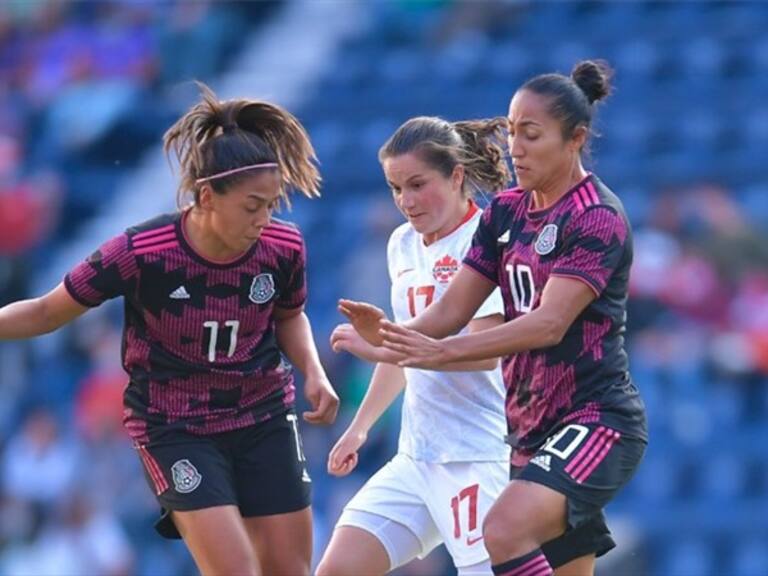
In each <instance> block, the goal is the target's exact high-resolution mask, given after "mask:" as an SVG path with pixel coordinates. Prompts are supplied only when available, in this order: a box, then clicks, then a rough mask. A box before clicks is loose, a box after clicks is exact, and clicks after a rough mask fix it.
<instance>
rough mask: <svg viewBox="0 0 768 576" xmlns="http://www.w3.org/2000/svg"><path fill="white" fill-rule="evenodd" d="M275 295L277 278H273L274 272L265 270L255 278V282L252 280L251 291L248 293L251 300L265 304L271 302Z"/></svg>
mask: <svg viewBox="0 0 768 576" xmlns="http://www.w3.org/2000/svg"><path fill="white" fill-rule="evenodd" d="M274 295H275V279H274V278H272V274H270V273H269V272H264V273H263V274H259V275H258V276H255V277H254V278H253V282H251V293H250V294H248V298H249V299H250V301H251V302H254V303H256V304H264V303H266V302H269V300H270V299H271V298H272V296H274Z"/></svg>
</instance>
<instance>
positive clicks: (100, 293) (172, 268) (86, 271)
mask: <svg viewBox="0 0 768 576" xmlns="http://www.w3.org/2000/svg"><path fill="white" fill-rule="evenodd" d="M186 214H187V212H184V213H177V214H169V215H164V216H160V217H158V218H155V219H153V220H150V221H148V222H145V223H143V224H140V225H139V226H136V227H133V228H130V229H128V230H127V231H126V232H125V233H123V234H120V235H119V236H117V237H115V238H113V239H111V240H109V241H107V242H106V243H104V244H103V245H102V246H101V247H100V248H99V249H98V250H97V251H96V252H94V253H93V254H92V255H91V256H90V257H89V258H88V259H87V260H86V261H85V262H83V263H81V264H79V265H78V266H76V267H75V268H74V269H73V270H72V271H71V272H70V273H69V274H67V276H66V277H65V280H64V283H65V286H66V288H67V290H68V291H69V293H70V294H71V295H72V297H73V298H74V299H75V300H77V301H78V302H80V303H81V304H83V305H85V306H98V305H99V304H101V303H102V302H104V301H105V300H108V299H110V298H115V297H118V296H122V297H124V300H125V325H124V334H123V366H124V368H125V370H126V371H127V372H128V374H129V376H130V381H129V384H128V387H127V389H126V391H125V395H124V405H125V425H126V428H127V429H128V431H129V433H130V435H131V436H132V437H133V438H134V439H135V440H136V441H138V442H146V441H148V440H149V439H150V438H151V437H152V434H153V432H159V431H161V430H164V429H167V427H169V426H172V427H176V426H178V427H181V428H182V429H184V430H186V431H188V432H191V433H196V434H211V433H217V432H224V431H228V430H234V429H237V428H241V427H245V426H248V425H251V424H254V423H256V422H259V421H263V420H265V419H268V418H269V417H270V416H271V415H273V414H275V413H278V412H282V411H285V410H286V408H288V407H290V406H292V405H293V402H294V397H295V390H294V382H293V374H292V370H291V368H290V366H289V365H288V364H287V363H286V362H285V361H283V357H282V355H281V353H280V350H279V349H278V346H277V341H276V337H275V326H274V321H273V319H272V311H273V308H274V307H275V306H278V307H280V308H298V307H301V306H303V304H304V302H305V300H306V283H305V249H304V241H303V239H302V236H301V233H300V232H299V230H298V229H297V228H296V227H295V226H294V225H292V224H289V223H287V222H282V221H279V220H273V221H272V223H271V224H270V225H269V226H268V227H267V228H265V229H264V231H263V232H262V235H261V237H260V238H259V240H258V242H256V243H255V244H254V245H253V246H252V247H251V249H250V250H248V251H247V252H246V253H244V254H243V255H241V256H240V257H238V258H237V259H235V260H233V261H231V262H212V261H209V260H207V259H205V258H204V257H202V256H201V255H200V254H198V253H197V252H196V251H195V250H194V249H193V248H192V246H191V245H190V243H189V241H188V240H187V238H186V237H185V234H184V231H183V227H182V223H183V219H184V218H185V215H186Z"/></svg>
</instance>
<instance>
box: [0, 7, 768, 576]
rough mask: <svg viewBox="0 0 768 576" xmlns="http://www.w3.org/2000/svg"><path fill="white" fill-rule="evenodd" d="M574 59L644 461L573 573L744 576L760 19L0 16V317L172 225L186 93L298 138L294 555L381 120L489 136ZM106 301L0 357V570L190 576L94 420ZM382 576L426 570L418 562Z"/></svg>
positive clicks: (719, 15) (364, 278)
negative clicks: (600, 84)
mask: <svg viewBox="0 0 768 576" xmlns="http://www.w3.org/2000/svg"><path fill="white" fill-rule="evenodd" d="M585 57H601V58H606V59H607V60H609V61H610V62H611V63H612V64H613V66H614V67H615V68H616V70H617V76H616V88H617V89H616V93H615V94H614V95H613V97H612V98H611V99H609V100H608V102H607V103H606V104H605V106H604V107H603V109H602V110H601V111H600V112H599V115H598V118H599V120H598V125H597V128H598V130H599V131H600V132H601V134H602V137H601V138H600V139H599V140H597V141H596V142H595V143H594V146H593V149H594V152H593V156H594V159H595V160H594V162H593V163H592V166H593V167H594V169H595V170H596V171H597V172H598V173H599V174H600V175H601V177H602V178H603V179H604V180H605V181H606V182H607V183H608V184H609V185H610V186H611V187H612V188H614V190H616V191H617V193H618V194H619V195H620V197H621V198H622V199H623V201H624V203H625V206H626V208H627V211H628V213H629V215H630V216H631V218H632V221H633V225H634V227H635V246H636V260H635V265H634V270H633V276H632V298H631V306H630V317H629V325H630V333H629V338H628V344H629V350H630V353H631V363H632V364H631V366H632V371H633V375H634V377H635V379H636V381H637V383H638V385H639V387H640V388H641V391H642V393H643V395H644V397H645V400H646V402H647V406H648V411H649V416H650V431H651V444H650V448H649V450H648V453H647V456H646V459H645V462H644V463H643V465H642V467H641V469H640V471H639V473H638V475H637V476H636V478H635V479H634V481H633V482H632V483H631V484H630V486H629V487H628V488H627V489H625V490H624V492H623V493H622V494H621V495H620V497H619V498H618V499H617V500H616V501H615V502H614V503H613V504H612V505H611V506H610V507H609V509H608V513H609V517H610V520H611V522H612V525H613V527H614V529H615V531H616V535H617V538H618V540H619V543H620V547H619V548H618V550H617V551H615V552H614V553H612V554H610V555H609V556H608V557H606V559H605V560H601V561H600V562H599V563H598V572H599V574H601V575H603V576H605V575H609V574H611V575H613V574H619V575H635V574H637V575H640V574H648V575H658V576H689V575H690V576H706V575H733V576H759V575H764V574H767V573H768V546H767V545H766V542H768V514H766V511H768V449H767V448H766V439H767V438H768V242H766V237H765V231H766V230H768V228H767V227H766V225H767V224H768V199H767V198H766V193H767V192H768V190H767V189H766V188H768V162H766V149H767V148H768V100H766V96H768V3H765V2H754V3H746V2H736V1H729V2H725V1H724V2H714V1H713V2H652V3H645V2H567V3H566V2H533V1H531V2H527V1H513V0H510V1H507V2H450V1H443V2H418V3H417V2H406V1H394V0H391V1H370V2H352V1H346V0H333V1H314V0H304V1H294V2H287V1H286V2H270V3H266V2H253V3H239V4H230V3H226V2H191V1H173V2H171V1H169V2H163V3H149V2H130V1H128V0H125V1H120V2H107V1H104V2H77V3H70V2H55V1H45V0H34V1H31V0H2V2H1V3H0V303H3V304H4V303H7V302H9V301H11V300H14V299H17V298H21V297H25V296H31V295H38V294H40V293H41V292H43V291H44V290H47V289H49V288H51V287H53V286H54V285H55V283H57V282H58V281H59V280H60V278H61V277H62V275H63V273H64V272H65V271H66V270H67V269H68V268H70V267H71V266H72V265H73V264H75V263H76V262H77V261H79V260H80V259H81V258H83V257H84V256H86V255H87V254H88V253H90V252H91V251H92V250H93V249H94V248H95V247H96V246H97V245H98V244H99V243H100V242H101V241H102V240H104V239H106V238H108V237H111V236H112V235H114V234H116V233H118V232H119V231H121V230H122V229H123V228H124V227H125V226H127V225H128V224H131V223H135V222H139V221H141V220H143V219H145V218H146V217H148V216H150V215H152V214H154V213H157V212H161V211H167V210H172V209H173V208H174V190H175V180H174V179H173V177H172V175H171V174H170V172H169V170H168V166H167V164H166V163H165V160H164V159H163V157H162V155H161V152H160V146H159V142H160V137H161V135H162V133H163V131H164V130H165V129H166V128H167V127H168V126H169V125H170V123H171V122H172V121H173V120H174V119H175V118H177V117H178V116H179V115H180V114H181V113H182V112H183V111H184V110H185V109H186V108H187V107H188V106H189V105H190V104H191V103H192V102H194V101H195V100H196V98H197V92H196V90H195V88H194V86H193V85H192V84H191V83H190V82H189V80H190V79H192V78H198V79H201V80H204V81H205V82H207V83H209V84H210V85H211V86H212V87H213V88H214V89H216V90H217V91H218V92H219V95H220V96H222V97H234V96H248V97H263V98H267V99H272V100H274V101H276V102H278V103H281V104H283V105H285V106H287V107H288V108H289V109H291V110H292V111H293V112H295V113H296V114H297V115H298V116H299V117H300V119H301V120H302V121H303V122H304V123H305V125H306V126H307V128H308V130H309V132H310V134H311V136H312V138H313V140H314V143H315V145H316V148H317V151H318V155H319V157H320V160H321V162H322V172H323V176H324V179H325V184H324V193H323V198H322V199H321V200H319V201H312V202H310V201H307V200H305V199H297V200H296V202H295V208H294V210H293V212H292V213H291V214H289V215H287V216H286V217H287V218H289V219H292V220H295V221H296V222H298V223H299V225H300V226H301V227H302V228H303V231H304V234H305V236H306V238H307V243H308V252H309V263H310V264H309V286H310V300H309V315H310V318H311V319H312V321H313V323H314V328H315V332H316V336H317V339H318V342H319V345H320V348H321V351H322V354H323V357H324V361H325V364H326V366H327V369H328V371H329V374H330V376H331V379H332V381H333V382H334V384H335V386H336V388H337V390H338V392H339V394H340V396H341V398H342V406H343V408H342V411H341V413H340V416H339V419H338V423H337V425H336V426H334V427H333V428H331V429H316V428H311V427H309V426H304V427H303V434H304V442H305V450H306V452H307V453H308V457H309V460H310V463H311V474H312V476H313V478H314V483H315V500H314V502H315V504H314V506H315V514H316V555H315V556H316V559H317V558H318V557H319V553H320V552H321V551H322V549H323V547H324V545H325V543H326V541H327V538H328V535H329V531H330V530H331V528H332V526H333V523H334V521H335V519H336V517H337V515H338V513H339V511H340V509H341V506H342V505H343V504H344V502H346V500H347V499H348V498H349V497H350V496H351V495H352V494H353V492H354V491H355V490H356V489H357V488H358V487H359V486H360V485H361V484H362V482H363V481H364V480H365V478H367V477H368V476H369V475H370V474H371V473H372V472H373V471H374V470H375V469H376V468H377V467H378V466H379V465H380V464H381V463H383V462H384V461H385V460H386V459H387V458H388V457H389V456H390V455H391V454H393V452H394V450H395V448H396V434H397V430H398V419H399V415H398V413H397V410H391V411H390V412H389V413H388V415H387V416H386V417H385V419H384V420H383V421H382V422H381V423H380V424H379V425H378V426H377V427H376V428H375V429H374V431H373V433H372V435H371V438H370V440H369V442H368V445H367V447H366V448H365V450H364V452H363V454H362V461H361V465H360V467H359V468H358V470H357V471H356V472H355V473H354V474H353V475H351V476H350V477H348V478H346V479H342V480H339V479H331V478H329V477H328V476H327V474H326V473H325V469H324V463H325V457H326V455H327V453H328V450H329V449H330V447H331V445H332V443H333V441H334V439H335V438H337V437H338V435H339V434H340V432H341V431H342V430H343V427H344V426H345V424H346V423H347V422H348V421H349V419H350V417H351V415H352V414H353V413H354V410H355V408H356V406H357V404H358V403H359V401H360V399H361V397H362V394H363V392H364V390H365V386H366V383H367V377H368V375H369V371H370V368H369V367H368V366H365V365H363V364H361V363H359V362H356V361H353V360H351V359H350V358H348V357H337V356H335V355H333V354H332V353H331V352H330V351H329V349H328V344H327V339H328V335H329V333H330V331H331V329H332V328H333V326H334V325H335V324H336V323H337V322H339V321H340V320H341V318H340V316H339V315H338V314H337V313H336V311H335V301H336V299H337V298H338V297H340V296H346V297H352V298H359V299H366V300H370V301H373V302H376V303H379V304H382V305H384V306H386V305H387V298H388V290H387V280H386V269H385V254H384V247H385V242H386V239H387V236H388V234H389V232H390V231H391V230H392V229H393V228H394V227H395V225H396V224H398V223H399V222H400V217H399V215H398V214H397V213H396V212H395V211H394V208H393V207H392V203H391V200H390V197H389V193H388V191H387V188H386V186H385V183H384V180H383V178H382V176H381V172H380V168H379V166H378V163H377V160H376V152H377V149H378V147H379V146H380V145H381V143H382V142H383V141H384V140H385V139H386V137H387V136H388V135H389V134H390V133H391V132H392V131H393V130H394V129H395V128H396V127H397V126H398V125H399V124H400V123H401V122H402V121H403V120H405V119H406V118H408V117H410V116H412V115H417V114H438V115H443V116H445V117H446V118H449V119H454V120H456V119H464V118H473V117H485V116H492V115H502V114H504V113H505V112H506V108H507V104H508V99H509V97H510V96H511V94H512V93H513V92H514V90H515V89H516V87H518V86H519V85H520V83H521V82H522V81H523V80H525V79H526V78H527V77H529V76H530V75H533V74H536V73H540V72H548V71H553V70H557V71H561V72H568V71H569V70H570V69H571V67H572V65H573V64H574V63H575V62H576V61H577V60H578V59H580V58H585ZM120 317H121V307H120V306H119V305H108V306H104V307H102V308H101V309H99V310H98V311H95V312H91V313H90V314H88V315H86V316H85V317H83V318H82V319H80V320H79V321H78V322H77V323H75V324H74V325H73V326H71V327H70V328H68V329H65V330H63V331H61V332H60V333H58V334H55V335H52V336H48V337H45V338H41V339H37V340H35V341H32V342H18V343H3V344H0V573H2V574H8V575H14V574H35V575H42V574H60V575H74V574H99V575H109V576H118V575H129V574H137V575H148V576H149V575H151V576H160V575H173V574H188V573H191V572H194V567H193V565H192V564H191V560H190V558H189V556H188V554H187V552H186V551H185V549H184V547H183V546H182V545H181V544H178V543H174V544H169V543H168V542H166V541H163V540H161V539H159V538H158V537H156V536H155V534H154V532H153V531H152V529H151V524H152V521H153V519H154V517H155V514H156V506H155V503H154V501H153V499H152V496H151V494H150V491H149V490H148V489H147V487H146V486H145V482H144V479H143V477H142V474H141V471H140V469H139V462H138V459H137V458H136V457H135V455H134V454H133V453H132V449H131V448H130V446H129V443H128V441H127V437H126V435H125V434H124V433H123V431H122V428H121V425H120V412H121V410H120V396H121V391H122V388H123V386H124V384H125V376H124V374H123V373H122V371H121V369H120V365H119V342H120V332H119V325H120ZM398 573H399V574H402V575H405V574H414V575H415V574H423V575H433V574H435V575H436V574H451V573H453V571H452V569H451V568H450V567H449V564H447V559H446V556H445V555H444V554H443V553H442V552H438V553H435V554H433V555H431V556H430V557H429V558H428V559H427V560H425V561H423V562H419V563H416V564H414V565H412V566H411V567H409V568H407V569H403V570H400V571H399V572H398Z"/></svg>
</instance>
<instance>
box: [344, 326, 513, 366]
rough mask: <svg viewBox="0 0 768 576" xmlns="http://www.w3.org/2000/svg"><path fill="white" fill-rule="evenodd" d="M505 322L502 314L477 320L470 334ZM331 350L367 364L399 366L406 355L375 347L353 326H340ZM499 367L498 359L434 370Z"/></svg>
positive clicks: (451, 363)
mask: <svg viewBox="0 0 768 576" xmlns="http://www.w3.org/2000/svg"><path fill="white" fill-rule="evenodd" d="M503 322H504V317H503V316H502V315H501V314H492V315H490V316H486V317H484V318H476V319H475V320H472V321H471V322H470V323H469V326H468V328H469V332H470V333H472V332H479V331H480V330H488V329H489V328H493V327H495V326H498V325H500V324H502V323H503ZM331 348H332V349H333V351H334V352H342V351H343V352H349V353H350V354H352V355H354V356H356V357H358V358H360V359H361V360H365V361H366V362H374V363H384V364H398V363H399V362H401V361H402V360H404V359H405V355H403V354H400V353H399V352H395V351H394V350H390V349H389V348H385V347H383V346H373V345H371V344H369V343H368V342H366V341H365V339H363V337H362V336H360V334H358V332H357V331H356V330H355V328H354V327H353V326H352V325H351V324H339V325H338V326H337V327H336V328H335V329H334V331H333V333H332V334H331ZM496 366H498V359H497V358H490V359H485V360H477V361H474V362H447V363H445V364H442V365H440V366H434V367H432V369H434V370H439V371H441V372H474V371H476V370H494V369H496Z"/></svg>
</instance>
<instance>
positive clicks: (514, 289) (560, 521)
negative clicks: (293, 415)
mask: <svg viewBox="0 0 768 576" xmlns="http://www.w3.org/2000/svg"><path fill="white" fill-rule="evenodd" d="M609 77H610V70H609V69H608V67H607V65H605V64H603V63H599V62H593V61H584V62H580V63H579V64H577V65H576V67H575V68H574V70H573V72H572V73H571V77H570V78H569V77H565V76H562V75H559V74H545V75H541V76H537V77H535V78H532V79H531V80H529V81H528V82H526V84H525V85H523V87H522V88H521V89H520V90H518V91H517V92H516V93H515V95H514V97H513V98H512V101H511V103H510V107H509V118H508V124H509V126H508V128H509V151H510V154H511V157H512V161H513V164H514V171H515V176H516V179H517V184H518V186H519V187H518V188H515V189H513V190H510V191H508V192H506V193H503V194H501V195H499V196H497V197H496V198H495V199H494V200H493V202H492V203H491V205H490V206H489V207H488V208H487V209H486V210H485V212H484V213H483V217H482V219H481V222H480V224H479V226H478V229H477V232H476V234H475V237H474V240H473V244H472V248H471V249H470V251H469V252H468V254H467V256H466V258H465V259H464V264H465V265H464V266H463V267H462V268H461V270H460V271H459V272H458V273H457V275H456V277H455V278H454V279H453V281H452V282H451V285H450V287H449V289H448V290H447V291H446V293H445V294H444V295H443V298H441V299H440V300H439V301H436V302H435V303H434V304H433V305H432V306H430V307H429V308H427V309H426V310H425V311H424V313H422V314H420V315H419V316H418V317H416V318H415V319H413V320H411V321H409V322H407V323H405V324H404V325H403V324H400V325H398V324H393V323H390V322H387V321H386V320H383V313H382V312H381V311H380V310H378V309H376V308H375V307H372V306H370V305H366V304H360V303H354V302H348V301H342V302H341V309H342V311H344V312H345V313H346V314H347V315H348V316H349V317H350V319H351V320H352V322H353V324H354V325H355V327H356V328H357V330H358V332H360V334H362V335H363V336H364V337H365V338H366V339H367V340H369V341H370V342H371V343H373V344H381V343H382V342H383V343H384V344H385V346H386V348H387V349H389V350H391V351H393V352H396V353H400V354H402V355H403V356H404V359H403V360H401V361H400V363H399V364H400V365H402V366H410V367H421V368H428V367H435V366H439V365H443V364H446V363H449V362H468V361H477V360H481V359H485V358H495V357H497V356H503V357H504V362H503V373H504V379H505V383H506V386H507V399H506V409H507V421H508V425H509V429H510V440H511V442H512V444H513V458H512V464H513V466H514V467H515V468H516V479H515V480H513V481H512V482H511V483H510V484H509V486H507V488H506V489H505V490H504V492H503V493H502V495H501V497H500V498H499V499H498V500H497V502H496V503H495V504H494V506H493V508H492V509H491V510H490V512H489V513H488V515H487V517H486V520H485V523H484V526H483V536H484V541H485V545H486V547H487V548H488V551H489V552H490V555H491V560H492V562H493V564H494V566H493V570H494V573H496V574H500V575H512V574H514V575H515V576H546V575H548V574H552V563H550V561H549V560H548V559H547V557H546V556H545V554H543V553H542V545H544V544H545V543H547V542H549V541H552V540H553V539H555V538H557V537H563V538H564V539H565V540H567V539H568V538H569V537H570V536H571V535H573V534H575V533H576V532H577V530H576V528H578V527H583V526H590V525H597V526H599V525H601V524H602V509H603V507H604V506H605V505H606V504H607V503H608V502H609V501H610V500H611V498H613V496H614V495H615V494H616V493H617V492H618V490H619V489H620V488H621V487H622V486H623V485H624V484H625V483H626V482H627V481H628V480H629V479H630V477H631V476H632V474H633V473H634V472H635V470H636V469H637V466H638V465H639V463H640V460H641V459H642V456H643V453H644V451H645V446H646V443H647V428H646V418H645V408H644V406H643V403H642V401H641V399H640V397H639V394H638V391H637V389H636V388H635V386H634V384H633V383H632V381H631V379H630V376H629V373H628V363H627V355H626V352H625V351H624V330H625V315H626V314H625V313H626V299H627V282H628V277H629V269H630V265H631V262H632V242H631V233H630V228H629V222H628V220H627V218H626V216H625V214H624V210H623V207H622V205H621V202H620V201H619V199H618V198H617V197H616V196H615V195H614V194H613V192H611V190H610V189H609V188H608V187H607V186H606V185H605V184H603V182H602V181H600V179H599V178H597V176H595V175H594V174H591V173H589V172H587V171H586V170H585V169H584V167H583V164H582V160H581V153H582V151H583V149H584V146H585V144H586V143H587V141H588V137H589V135H590V127H591V124H592V116H593V104H594V103H595V102H597V101H599V100H601V99H603V98H604V97H605V96H607V95H608V94H609V92H610V84H609ZM496 285H498V286H499V287H500V288H501V292H502V296H503V298H504V303H505V317H506V322H505V323H504V324H503V325H501V326H498V327H495V328H492V329H490V330H485V331H483V332H479V333H474V334H469V335H462V334H460V335H457V336H450V335H451V334H454V333H456V332H457V331H458V330H459V328H461V327H462V326H464V325H465V324H466V323H467V322H468V321H469V319H470V318H471V317H472V315H473V314H474V311H475V310H476V309H477V308H478V307H479V306H480V305H481V303H482V302H483V301H484V300H485V298H486V297H487V296H488V295H489V294H490V293H491V292H492V290H493V289H494V287H495V286H496ZM449 336H450V337H449ZM592 536H594V539H593V540H590V539H589V538H587V539H586V540H581V541H576V542H573V543H572V546H571V552H573V551H574V550H576V551H580V552H581V554H583V556H582V557H581V558H579V559H578V560H576V561H574V562H573V563H571V571H569V573H573V574H591V573H592V570H593V568H594V561H593V557H592V554H593V553H595V552H601V551H602V550H600V549H599V546H598V545H597V540H598V536H599V534H598V533H597V531H595V533H593V534H592ZM602 536H605V535H604V534H603V535H602ZM577 540H578V539H577ZM560 552H562V550H560Z"/></svg>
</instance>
